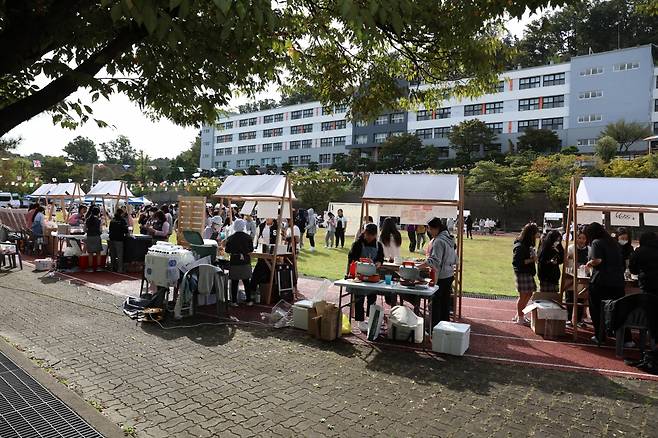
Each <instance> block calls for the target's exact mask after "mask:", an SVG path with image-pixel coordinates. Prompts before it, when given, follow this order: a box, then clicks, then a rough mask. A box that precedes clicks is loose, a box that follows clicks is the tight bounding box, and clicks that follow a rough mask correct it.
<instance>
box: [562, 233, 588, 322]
mask: <svg viewBox="0 0 658 438" xmlns="http://www.w3.org/2000/svg"><path fill="white" fill-rule="evenodd" d="M588 256H589V246H588V245H587V234H585V230H584V229H583V228H581V229H579V230H578V235H577V236H576V243H575V244H574V243H572V244H570V245H569V248H567V267H568V268H572V267H573V262H574V259H576V260H577V261H578V266H585V265H586V264H587V261H588ZM565 281H566V284H565V291H566V292H565V298H566V303H567V315H568V317H569V319H568V320H567V325H570V324H571V315H573V300H574V283H573V277H571V278H570V277H567V278H566V279H565ZM578 303H579V304H580V303H583V299H582V298H578ZM576 312H577V320H578V325H579V326H580V327H584V326H585V323H584V322H583V317H584V314H585V312H584V308H583V307H582V306H578V309H577V311H576Z"/></svg>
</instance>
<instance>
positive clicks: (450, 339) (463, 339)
mask: <svg viewBox="0 0 658 438" xmlns="http://www.w3.org/2000/svg"><path fill="white" fill-rule="evenodd" d="M470 340H471V325H470V324H459V323H456V322H448V321H441V322H440V323H438V324H437V325H436V326H435V327H434V329H433V330H432V351H435V352H437V353H445V354H452V355H453V356H463V355H464V353H465V352H466V350H468V345H469V342H470Z"/></svg>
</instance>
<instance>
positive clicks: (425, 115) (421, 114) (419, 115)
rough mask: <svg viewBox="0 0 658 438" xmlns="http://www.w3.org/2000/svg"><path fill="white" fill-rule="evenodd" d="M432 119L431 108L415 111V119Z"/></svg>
mask: <svg viewBox="0 0 658 438" xmlns="http://www.w3.org/2000/svg"><path fill="white" fill-rule="evenodd" d="M424 120H432V110H420V111H416V121H418V122H422V121H424Z"/></svg>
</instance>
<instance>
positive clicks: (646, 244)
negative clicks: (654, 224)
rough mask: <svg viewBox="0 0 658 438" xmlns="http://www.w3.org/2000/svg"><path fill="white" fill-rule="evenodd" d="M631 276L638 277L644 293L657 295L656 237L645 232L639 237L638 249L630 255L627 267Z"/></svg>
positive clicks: (657, 263) (657, 264)
mask: <svg viewBox="0 0 658 438" xmlns="http://www.w3.org/2000/svg"><path fill="white" fill-rule="evenodd" d="M628 267H629V269H630V271H631V274H635V275H637V277H638V283H639V284H640V289H641V290H642V292H644V293H648V294H654V295H658V236H656V233H654V232H651V231H647V232H645V233H642V235H641V236H640V247H639V248H638V249H636V250H635V252H633V254H631V259H630V263H629V265H628Z"/></svg>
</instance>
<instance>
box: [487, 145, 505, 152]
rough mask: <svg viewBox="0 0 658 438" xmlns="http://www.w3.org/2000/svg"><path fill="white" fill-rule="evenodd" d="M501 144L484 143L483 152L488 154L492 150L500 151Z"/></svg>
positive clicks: (501, 148)
mask: <svg viewBox="0 0 658 438" xmlns="http://www.w3.org/2000/svg"><path fill="white" fill-rule="evenodd" d="M502 151H503V146H502V145H501V144H500V143H491V144H485V145H484V153H485V154H490V153H492V152H502Z"/></svg>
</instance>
